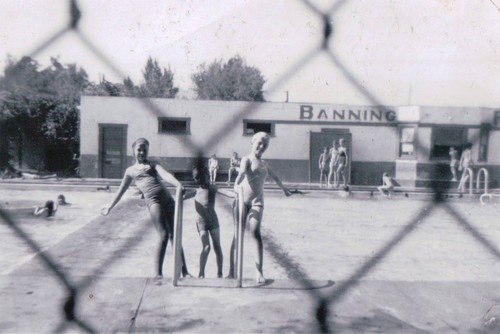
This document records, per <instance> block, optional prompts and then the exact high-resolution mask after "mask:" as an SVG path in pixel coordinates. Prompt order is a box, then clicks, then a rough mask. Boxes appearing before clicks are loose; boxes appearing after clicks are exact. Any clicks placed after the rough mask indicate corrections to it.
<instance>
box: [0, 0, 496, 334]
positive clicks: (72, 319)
mask: <svg viewBox="0 0 500 334" xmlns="http://www.w3.org/2000/svg"><path fill="white" fill-rule="evenodd" d="M297 1H299V2H301V3H302V4H304V5H305V6H306V7H307V8H309V10H311V11H313V12H314V13H315V15H317V17H318V19H319V20H321V21H322V22H323V39H322V40H321V41H320V43H318V45H317V46H316V47H315V48H312V49H311V50H309V51H308V52H305V53H304V54H305V55H304V56H303V57H302V58H301V59H300V60H299V61H297V62H296V63H295V64H293V65H292V66H290V67H289V70H287V71H285V72H283V73H281V74H280V76H279V78H278V80H276V81H275V82H274V83H273V85H272V86H270V87H268V92H270V93H272V92H276V91H279V90H280V89H281V88H282V86H283V85H284V84H285V83H286V82H287V81H288V80H289V79H290V78H292V77H293V76H294V75H295V73H297V72H299V71H300V70H301V69H303V68H305V67H306V66H307V65H308V64H310V63H311V62H312V61H313V60H314V59H315V58H316V57H318V56H320V55H323V56H326V57H327V59H328V60H329V62H330V65H331V66H332V67H334V68H336V69H337V70H339V71H340V72H341V73H342V75H343V76H344V77H345V78H346V79H347V81H348V82H349V83H350V84H351V86H352V87H351V88H352V89H353V90H357V91H358V92H359V93H361V94H362V95H363V96H364V97H365V98H366V99H367V100H368V101H370V102H371V103H372V104H373V105H376V106H384V105H386V104H384V103H383V102H384V101H381V100H380V99H379V98H377V96H376V95H375V94H374V93H372V92H371V91H370V90H368V89H367V88H366V87H365V86H364V85H363V84H362V79H361V78H358V77H356V75H355V74H354V72H353V71H352V70H351V69H349V68H348V67H347V65H345V64H344V63H343V62H342V61H341V59H340V57H339V56H338V55H337V54H336V45H335V43H333V41H332V38H331V37H332V36H333V34H334V33H335V24H336V22H335V21H334V19H333V18H334V16H335V14H336V13H337V12H339V11H340V10H341V9H342V8H343V6H345V5H346V4H347V3H349V2H352V1H354V0H340V1H335V2H333V3H332V5H331V7H330V9H328V10H326V11H325V10H321V9H319V8H318V7H317V6H315V5H314V4H313V3H311V2H309V1H307V0H297ZM69 3H70V12H69V23H68V25H67V26H66V27H64V28H63V29H61V30H60V31H58V32H57V33H55V34H54V35H53V36H49V37H48V38H47V39H46V41H45V42H43V43H41V44H40V45H39V46H37V47H36V48H34V50H33V51H32V52H31V54H30V56H31V57H35V56H37V55H38V54H40V53H41V52H42V51H44V50H47V49H50V48H51V47H52V46H53V45H54V44H55V43H56V42H58V41H59V40H60V39H61V38H62V37H63V36H65V35H66V34H75V35H76V36H77V37H78V39H79V41H80V42H82V43H83V44H84V45H85V46H86V48H87V49H88V50H89V51H90V52H92V53H93V54H94V55H95V56H96V57H97V58H99V59H100V60H101V61H102V62H103V63H104V64H106V65H107V67H108V68H109V70H110V71H112V72H113V74H114V75H116V76H118V77H121V78H126V77H127V73H124V72H122V71H121V70H120V69H118V68H117V66H115V64H114V63H113V61H112V59H111V57H109V56H108V55H106V54H105V53H103V52H102V51H101V50H100V48H99V47H98V46H97V45H95V44H94V43H93V42H92V40H91V39H89V38H88V37H87V36H86V35H85V33H83V32H82V31H81V30H80V29H79V22H80V19H81V18H82V16H84V15H91V13H88V14H87V13H82V12H81V11H80V9H79V6H78V3H77V1H75V0H70V1H69ZM263 42H265V41H263ZM141 101H142V103H143V104H144V106H145V108H146V109H147V110H148V111H149V112H150V113H152V114H154V115H162V116H166V115H167V116H168V112H166V111H165V110H159V109H158V108H159V107H158V106H157V105H156V104H154V103H153V102H152V101H151V100H149V99H141ZM256 109H257V104H251V103H250V104H247V105H246V106H245V107H243V108H242V109H241V110H240V111H239V112H238V113H237V114H235V115H234V117H233V118H232V119H229V120H225V121H222V120H221V124H220V126H218V127H216V126H215V125H214V128H213V129H211V130H212V135H211V137H210V139H209V140H207V141H206V144H205V145H203V146H199V145H197V144H196V143H194V142H193V141H191V140H190V139H189V138H187V140H186V141H185V146H186V147H185V148H186V150H187V151H190V152H194V153H195V154H196V155H197V156H198V159H199V162H200V163H201V161H202V158H203V157H204V156H208V155H209V154H207V152H211V150H212V148H213V146H212V145H214V143H216V142H218V141H220V140H222V139H224V136H225V134H226V133H228V131H226V130H228V129H231V128H233V127H234V126H235V125H237V124H239V122H241V119H242V118H243V117H245V116H248V115H250V114H252V113H253V112H254V111H255V110H256ZM393 131H398V130H397V128H396V127H393ZM469 141H471V142H473V143H477V141H478V138H477V136H476V137H473V138H469ZM416 151H417V152H418V151H422V152H425V150H424V147H423V145H422V144H421V143H420V142H418V139H417V142H416ZM437 173H438V172H437V171H436V175H437ZM432 190H433V192H434V201H433V204H432V205H431V206H429V207H426V208H422V210H420V212H419V213H418V214H417V215H416V216H415V217H414V218H413V219H412V220H411V221H409V222H407V223H406V224H405V226H404V227H403V228H402V229H401V230H400V231H399V232H398V233H396V234H395V235H394V236H393V237H392V238H391V239H390V240H389V241H388V242H386V243H385V244H384V245H381V247H380V249H378V250H377V251H376V252H375V253H374V254H373V255H372V256H371V258H370V259H369V260H367V261H366V262H364V263H363V264H362V265H361V266H359V268H357V270H355V271H354V272H353V273H352V274H351V275H350V277H348V278H347V279H346V280H344V281H343V282H341V283H340V284H338V285H336V286H335V288H334V289H333V292H330V293H328V294H325V293H322V292H321V291H320V290H318V289H313V288H312V287H314V283H313V281H312V279H311V278H310V277H309V276H308V274H307V273H306V272H305V270H303V269H302V268H301V265H300V263H297V262H296V261H294V259H293V258H291V257H290V256H289V255H288V253H287V252H286V249H283V247H282V246H281V245H280V244H279V243H278V242H277V241H276V240H275V239H274V238H273V236H271V235H266V234H264V235H263V236H262V237H263V240H264V247H265V252H266V254H267V255H269V256H271V257H272V258H273V260H274V261H275V262H276V263H278V264H279V265H280V266H281V267H282V268H283V269H284V270H285V272H286V273H287V275H288V277H289V279H291V280H294V281H296V282H297V283H298V284H299V285H300V286H303V287H304V288H306V289H305V291H306V292H307V293H308V294H310V297H311V298H312V299H313V300H315V301H316V302H315V311H314V314H315V315H316V319H315V321H316V323H317V328H316V330H317V331H320V332H324V333H330V332H337V331H338V329H337V328H336V327H335V324H334V323H333V322H332V321H331V320H329V316H330V315H331V314H332V313H333V310H334V309H335V307H336V306H337V305H338V304H339V302H340V301H341V300H342V299H343V298H344V297H345V296H346V295H348V294H349V293H351V292H352V291H353V289H354V288H355V287H356V286H357V285H358V284H359V283H360V281H361V280H362V279H363V278H364V277H366V276H367V275H368V274H369V273H370V272H372V271H373V270H374V269H375V268H376V267H377V266H378V265H379V264H380V263H382V262H383V261H384V259H385V258H386V257H387V256H388V254H390V253H391V252H392V251H394V250H395V248H397V247H398V245H400V243H401V242H403V241H404V240H405V239H406V238H407V237H408V236H409V235H411V234H412V233H413V232H414V231H415V229H416V228H417V227H418V226H420V225H423V224H425V223H426V219H427V217H428V216H429V214H430V213H431V212H432V211H434V210H436V209H437V208H439V207H441V208H444V209H445V211H446V212H447V213H448V214H449V215H450V216H451V217H453V219H455V221H456V223H457V224H458V225H460V226H461V227H463V228H464V229H466V230H467V231H468V233H469V234H470V235H471V236H472V237H473V238H474V239H475V240H476V242H477V243H478V244H480V245H481V246H483V247H484V248H485V249H487V250H488V251H489V252H490V253H491V254H492V255H493V256H494V257H495V258H496V259H497V260H499V261H500V251H499V249H498V247H497V245H495V244H494V243H492V242H491V241H489V240H488V239H487V238H486V237H485V236H483V234H482V233H481V232H480V231H478V230H477V228H475V227H474V225H473V224H471V223H470V222H469V221H468V219H467V218H466V217H464V216H463V215H462V214H460V213H459V212H457V211H456V210H455V209H454V208H453V207H452V206H450V205H449V203H447V202H446V201H444V192H445V191H446V190H447V189H444V188H443V185H442V184H437V183H436V184H434V185H433V186H432ZM0 216H1V218H2V220H3V222H4V223H5V224H6V225H7V226H8V227H9V228H10V229H11V230H12V231H13V232H14V233H15V234H16V235H17V236H18V237H19V238H21V239H22V240H24V241H25V243H26V244H27V245H28V246H29V247H30V248H31V249H32V250H33V251H34V252H36V253H38V254H39V259H40V260H41V261H42V262H43V263H44V264H45V267H46V272H47V274H49V275H52V276H53V277H55V278H56V279H57V280H58V282H59V283H60V285H61V289H63V290H64V291H65V293H66V296H67V297H66V300H65V302H64V303H63V304H62V305H61V310H62V312H63V313H64V320H63V321H62V322H61V323H60V324H59V326H58V327H57V328H55V329H54V331H55V332H62V331H64V330H66V329H67V328H68V326H69V325H70V324H76V325H77V326H79V327H80V328H81V330H83V331H87V332H98V331H99V329H97V328H94V327H93V326H92V325H91V324H90V323H91V321H89V319H81V318H80V317H79V316H78V315H77V314H76V312H75V309H76V306H77V305H78V303H79V299H80V297H81V293H82V291H84V290H85V289H86V288H87V287H88V286H89V285H90V284H91V283H92V282H93V280H94V279H95V277H96V276H97V275H98V274H101V273H103V272H105V271H106V269H107V268H108V267H109V266H110V265H111V264H112V263H113V262H115V261H116V259H118V258H120V257H121V256H122V255H124V254H126V253H127V251H128V249H129V248H130V247H131V246H132V245H133V244H136V243H138V242H139V241H140V237H138V238H131V239H129V240H125V241H124V242H123V244H122V246H121V247H120V248H119V249H118V250H116V251H115V252H114V253H113V254H111V255H110V256H109V258H108V259H107V260H106V261H105V262H104V264H103V265H102V266H100V267H98V268H95V271H94V275H90V277H94V278H86V279H83V280H82V281H81V282H78V283H74V282H70V280H69V279H68V277H67V274H66V273H65V272H64V271H63V270H62V269H60V267H59V266H58V263H57V261H55V260H54V259H53V258H51V257H50V255H48V254H47V253H46V252H44V251H43V250H42V249H41V247H40V246H39V245H38V243H37V241H36V240H33V239H32V238H31V237H30V236H29V235H28V234H27V233H26V232H25V231H24V230H23V229H22V227H21V226H20V225H19V224H17V222H16V221H15V219H13V218H12V217H10V216H9V214H8V212H6V211H5V210H0ZM138 235H142V233H139V234H138Z"/></svg>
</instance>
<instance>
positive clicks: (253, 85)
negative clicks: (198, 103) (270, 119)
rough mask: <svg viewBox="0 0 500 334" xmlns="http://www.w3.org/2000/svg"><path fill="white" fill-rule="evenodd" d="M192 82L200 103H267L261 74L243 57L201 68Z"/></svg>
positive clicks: (218, 61)
mask: <svg viewBox="0 0 500 334" xmlns="http://www.w3.org/2000/svg"><path fill="white" fill-rule="evenodd" d="M191 79H192V80H193V83H194V84H195V86H196V88H195V90H196V93H197V95H198V98H199V99H204V100H224V101H264V94H263V90H262V87H263V86H264V83H265V80H264V78H263V76H262V74H261V73H260V71H259V70H258V69H257V68H255V67H251V66H247V65H246V64H245V62H244V60H243V59H242V58H241V57H240V56H235V57H233V58H231V59H229V61H228V62H227V63H225V64H223V63H222V61H220V60H216V61H214V62H212V63H211V64H209V65H206V64H202V65H201V66H200V67H199V70H198V72H197V73H195V74H193V75H192V76H191Z"/></svg>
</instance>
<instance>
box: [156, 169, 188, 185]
mask: <svg viewBox="0 0 500 334" xmlns="http://www.w3.org/2000/svg"><path fill="white" fill-rule="evenodd" d="M155 168H156V171H157V172H158V174H160V176H161V178H162V179H164V180H165V181H166V182H167V183H168V184H171V185H173V186H175V187H178V188H179V187H180V188H181V189H183V187H182V183H180V182H179V180H177V179H176V178H175V176H173V175H172V174H170V173H169V172H167V171H166V170H165V168H163V167H162V166H160V165H156V166H155Z"/></svg>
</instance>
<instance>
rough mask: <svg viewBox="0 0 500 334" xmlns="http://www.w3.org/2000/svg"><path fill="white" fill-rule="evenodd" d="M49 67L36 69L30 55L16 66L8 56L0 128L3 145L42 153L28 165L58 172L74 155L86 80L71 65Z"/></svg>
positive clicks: (0, 80) (54, 61)
mask: <svg viewBox="0 0 500 334" xmlns="http://www.w3.org/2000/svg"><path fill="white" fill-rule="evenodd" d="M51 63H52V64H51V66H49V67H47V68H45V69H43V70H39V65H38V63H37V62H36V61H35V60H33V59H31V58H30V57H23V58H22V59H21V60H20V61H18V62H16V61H14V59H12V58H9V60H8V64H7V66H6V68H5V71H4V76H3V77H2V78H0V96H1V97H2V99H1V100H0V125H1V128H2V137H3V138H7V139H6V140H7V146H9V145H8V143H9V142H11V143H12V142H13V143H15V144H17V147H18V148H19V149H18V152H20V153H22V148H23V147H24V146H25V144H32V145H31V146H37V147H38V148H40V149H41V151H42V152H43V155H44V156H42V157H39V158H42V160H41V161H40V162H41V163H40V164H39V165H38V166H34V165H33V164H34V162H33V161H32V162H31V164H32V165H31V166H30V167H33V168H38V169H43V170H47V171H63V170H65V169H68V168H69V166H70V164H71V162H72V157H73V154H75V153H78V147H79V134H78V120H79V114H78V105H79V104H80V96H81V93H82V91H83V89H84V88H85V86H86V85H87V84H88V80H87V74H86V72H85V71H84V70H83V69H81V68H77V66H76V65H74V64H70V65H66V66H63V65H62V64H61V63H59V61H58V60H57V59H56V58H52V59H51ZM5 149H6V146H5V143H3V142H2V143H0V150H2V151H0V156H3V155H4V154H8V152H5ZM21 158H22V154H19V155H18V160H21ZM20 162H21V161H20ZM2 163H5V161H2ZM0 167H4V166H0Z"/></svg>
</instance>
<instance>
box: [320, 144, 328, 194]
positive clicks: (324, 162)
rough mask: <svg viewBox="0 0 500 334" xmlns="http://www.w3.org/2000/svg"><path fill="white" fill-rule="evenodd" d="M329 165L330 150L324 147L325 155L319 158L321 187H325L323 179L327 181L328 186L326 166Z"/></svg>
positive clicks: (322, 154)
mask: <svg viewBox="0 0 500 334" xmlns="http://www.w3.org/2000/svg"><path fill="white" fill-rule="evenodd" d="M327 163H328V148H326V147H323V153H321V155H320V156H319V161H318V164H319V187H320V188H322V187H323V179H324V180H325V186H327V185H328V177H327V175H326V166H327Z"/></svg>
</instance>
